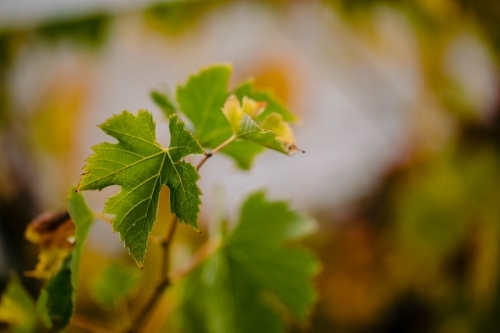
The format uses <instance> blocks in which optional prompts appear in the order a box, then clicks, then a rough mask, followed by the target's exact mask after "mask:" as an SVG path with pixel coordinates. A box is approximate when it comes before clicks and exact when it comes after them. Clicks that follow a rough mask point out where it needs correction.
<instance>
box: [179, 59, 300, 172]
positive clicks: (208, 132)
mask: <svg viewBox="0 0 500 333" xmlns="http://www.w3.org/2000/svg"><path fill="white" fill-rule="evenodd" d="M231 71H232V67H231V66H229V65H215V66H211V67H208V68H205V69H202V70H201V71H200V72H199V73H197V74H195V75H192V76H191V77H190V78H189V79H188V81H187V82H186V83H185V84H184V85H181V86H179V87H178V88H177V94H176V95H177V102H178V104H179V109H180V111H181V112H182V113H184V114H185V115H186V116H187V118H188V119H189V120H190V122H191V123H192V124H193V127H194V135H195V137H196V138H197V139H198V140H199V142H200V144H201V145H202V146H204V147H207V148H211V149H214V148H216V147H217V146H219V145H220V144H221V143H223V142H224V141H226V140H227V139H228V138H229V137H230V136H231V135H232V133H233V131H232V127H231V124H230V122H229V121H228V120H227V119H226V117H225V116H224V114H223V113H222V112H221V109H222V107H223V106H224V103H225V101H226V100H227V99H228V97H229V96H230V95H231V92H229V91H228V82H229V77H230V75H231ZM234 94H235V95H236V96H237V97H238V98H239V99H240V100H242V99H243V97H244V96H248V97H249V98H253V99H254V100H256V101H262V102H266V104H267V107H266V109H265V110H263V112H262V114H261V115H260V116H258V118H257V119H256V120H257V121H258V122H259V121H262V120H263V119H264V118H265V117H266V116H267V115H269V114H272V113H277V114H280V115H281V116H282V117H283V120H284V121H296V120H297V119H296V117H295V116H294V115H293V114H291V113H290V112H289V111H288V110H287V109H286V108H285V107H283V106H282V105H281V104H280V103H279V102H277V101H276V100H275V99H274V98H273V97H272V96H271V95H270V94H269V93H267V92H261V91H256V90H255V89H254V88H253V84H252V83H251V82H245V83H244V84H242V85H240V86H238V87H237V88H236V90H235V91H234ZM261 118H262V119H261ZM253 141H254V142H252V140H251V141H248V140H247V141H245V140H235V141H233V142H232V143H230V144H229V145H227V146H226V147H224V148H223V149H222V150H221V153H224V154H225V155H228V156H230V157H231V158H233V159H234V160H235V162H236V163H237V165H238V167H240V168H242V169H249V168H250V167H251V165H252V162H253V160H254V158H255V157H256V156H257V155H258V154H259V153H261V152H262V151H263V150H264V148H263V147H262V146H261V145H259V144H258V143H255V140H253ZM273 147H274V146H273ZM275 148H279V144H277V145H276V146H275V147H274V148H273V149H275ZM277 150H278V151H282V150H283V151H282V152H284V153H288V152H287V151H286V147H285V148H284V149H277Z"/></svg>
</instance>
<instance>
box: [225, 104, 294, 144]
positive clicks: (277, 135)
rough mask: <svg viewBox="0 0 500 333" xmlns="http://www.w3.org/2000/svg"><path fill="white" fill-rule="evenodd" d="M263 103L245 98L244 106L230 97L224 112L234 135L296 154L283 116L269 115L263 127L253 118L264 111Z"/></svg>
mask: <svg viewBox="0 0 500 333" xmlns="http://www.w3.org/2000/svg"><path fill="white" fill-rule="evenodd" d="M264 107H265V106H264V105H263V104H262V103H258V102H256V101H254V100H252V99H249V98H246V97H244V98H243V106H240V102H239V101H238V99H237V98H236V96H235V95H231V96H229V98H228V99H227V101H226V103H225V104H224V107H223V108H222V112H223V113H224V115H225V116H226V117H227V119H228V121H229V122H230V123H231V127H232V129H233V134H234V135H235V136H236V138H238V139H243V140H247V141H252V142H254V143H257V144H259V145H262V146H264V147H267V148H270V149H274V150H277V151H279V152H281V153H284V154H288V153H291V152H295V150H296V149H294V147H295V144H294V138H293V133H292V130H291V129H290V127H289V126H288V124H287V123H285V122H284V121H283V116H282V115H280V114H277V113H272V114H270V115H268V116H267V117H266V118H265V119H264V121H263V123H262V124H261V126H259V125H257V123H256V122H255V121H254V119H253V118H252V115H253V116H254V117H257V116H258V115H259V114H261V113H262V111H263V109H264Z"/></svg>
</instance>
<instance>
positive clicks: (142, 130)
mask: <svg viewBox="0 0 500 333" xmlns="http://www.w3.org/2000/svg"><path fill="white" fill-rule="evenodd" d="M169 122H170V124H169V128H170V134H171V140H170V146H169V148H163V147H162V146H160V145H159V144H158V143H157V142H156V134H155V123H154V121H153V117H152V115H151V114H150V113H149V112H147V111H145V110H140V111H139V112H138V113H137V116H134V115H133V114H131V113H130V112H128V111H123V112H122V113H121V114H119V115H116V116H113V117H111V118H110V119H108V120H107V121H106V122H104V123H103V124H101V125H100V128H101V129H102V130H103V131H104V132H105V133H107V134H109V135H110V136H113V137H114V138H116V139H117V140H118V143H116V144H111V143H108V142H104V143H100V144H98V145H97V146H94V147H93V148H92V149H93V150H94V154H93V155H91V156H90V157H89V158H88V159H87V166H86V167H85V168H84V171H85V173H84V174H83V175H82V178H81V180H80V185H79V189H80V190H101V189H103V188H105V187H108V186H111V185H120V186H121V191H120V192H119V193H118V194H116V195H115V196H113V197H111V198H109V199H108V201H107V202H106V205H105V207H104V213H106V214H114V215H115V217H114V219H113V229H114V230H115V231H118V232H119V233H120V238H121V240H122V241H123V242H124V243H125V247H126V248H128V249H129V252H130V254H131V255H132V256H133V257H134V259H135V261H136V262H137V264H138V265H139V266H141V267H142V264H143V261H144V257H145V256H146V249H147V243H148V240H149V234H150V233H151V229H152V227H153V224H154V223H155V221H156V216H157V212H158V203H159V198H160V189H161V187H162V186H163V185H167V186H168V187H169V189H170V209H171V210H172V213H174V214H175V215H177V217H178V219H179V222H185V223H187V224H189V225H191V226H192V227H193V228H195V229H196V230H198V223H197V219H198V214H199V211H200V209H199V206H200V204H201V201H200V199H199V197H200V195H201V191H200V190H199V188H198V186H197V185H196V181H197V180H198V179H199V176H198V172H197V171H196V169H195V168H194V167H193V166H192V165H191V164H189V163H187V162H184V161H182V159H183V158H185V157H187V156H189V155H193V154H202V153H204V152H203V149H202V148H201V147H200V145H199V144H198V142H197V141H196V139H194V138H193V136H192V135H191V133H190V132H189V131H188V130H186V128H185V126H184V123H183V122H181V121H180V120H179V119H178V116H177V115H176V114H174V115H172V116H171V117H170V119H169Z"/></svg>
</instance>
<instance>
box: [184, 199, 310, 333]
mask: <svg viewBox="0 0 500 333" xmlns="http://www.w3.org/2000/svg"><path fill="white" fill-rule="evenodd" d="M311 225H312V221H311V220H309V219H307V218H305V217H303V216H301V215H299V214H297V213H296V212H294V211H291V210H290V209H289V208H288V205H287V204H286V203H284V202H269V201H268V200H267V199H266V197H265V195H264V193H262V192H258V193H255V194H253V195H251V196H250V197H249V198H248V199H247V200H246V202H245V203H244V204H243V207H242V209H241V213H240V218H239V222H238V223H237V224H236V226H235V227H234V228H233V229H232V230H230V231H229V232H228V234H227V235H226V236H225V237H223V238H222V244H221V246H220V248H219V249H218V250H217V251H216V252H215V253H214V254H213V255H212V256H211V257H210V258H208V259H207V260H206V261H205V262H204V263H203V264H201V266H199V267H198V268H197V269H196V270H195V271H193V272H192V273H191V274H190V275H189V276H188V277H187V278H186V280H185V281H184V284H183V288H182V290H183V291H184V293H185V294H184V295H183V298H182V299H183V303H182V304H181V307H180V313H179V316H180V318H179V319H180V322H181V325H182V327H181V329H180V330H181V331H183V332H207V333H215V332H235V333H238V332H242V333H246V332H248V333H252V332H262V333H267V332H269V333H275V332H284V331H285V325H284V320H283V318H281V316H280V314H279V313H280V311H279V309H281V308H285V309H286V310H287V311H289V312H290V313H291V314H292V316H293V317H295V318H296V319H297V320H298V321H300V322H301V323H304V321H305V319H306V315H307V313H308V311H309V309H310V307H311V305H312V304H313V302H314V300H315V299H316V294H315V292H314V289H313V286H312V283H311V279H312V277H313V275H314V273H315V272H316V271H317V269H318V263H317V261H316V260H315V259H314V258H313V257H312V256H311V255H310V254H309V253H308V252H307V251H304V250H301V249H298V248H292V247H289V246H287V245H286V243H287V242H288V241H290V240H292V239H295V238H297V237H300V236H303V235H304V234H305V233H307V232H310V231H311ZM270 299H272V300H273V301H272V302H270V301H269V300H270ZM276 302H278V303H279V304H280V306H276V304H275V303H276Z"/></svg>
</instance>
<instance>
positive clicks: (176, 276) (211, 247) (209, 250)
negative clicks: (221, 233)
mask: <svg viewBox="0 0 500 333" xmlns="http://www.w3.org/2000/svg"><path fill="white" fill-rule="evenodd" d="M219 246H220V241H219V240H217V241H216V240H213V241H208V242H206V243H205V244H203V245H202V246H201V247H200V248H199V249H198V251H197V252H196V253H195V254H193V256H192V257H191V258H190V259H189V261H188V262H187V263H186V264H185V265H184V266H182V267H180V268H179V269H176V270H175V271H173V272H172V273H170V274H169V280H170V282H177V281H179V280H180V279H182V278H183V277H184V276H186V275H187V274H188V273H190V272H191V271H192V270H193V269H195V268H196V267H198V266H199V265H200V264H201V263H202V262H203V261H205V260H206V259H207V258H208V257H210V256H211V255H212V254H213V253H214V252H215V251H216V250H217V249H218V248H219Z"/></svg>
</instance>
